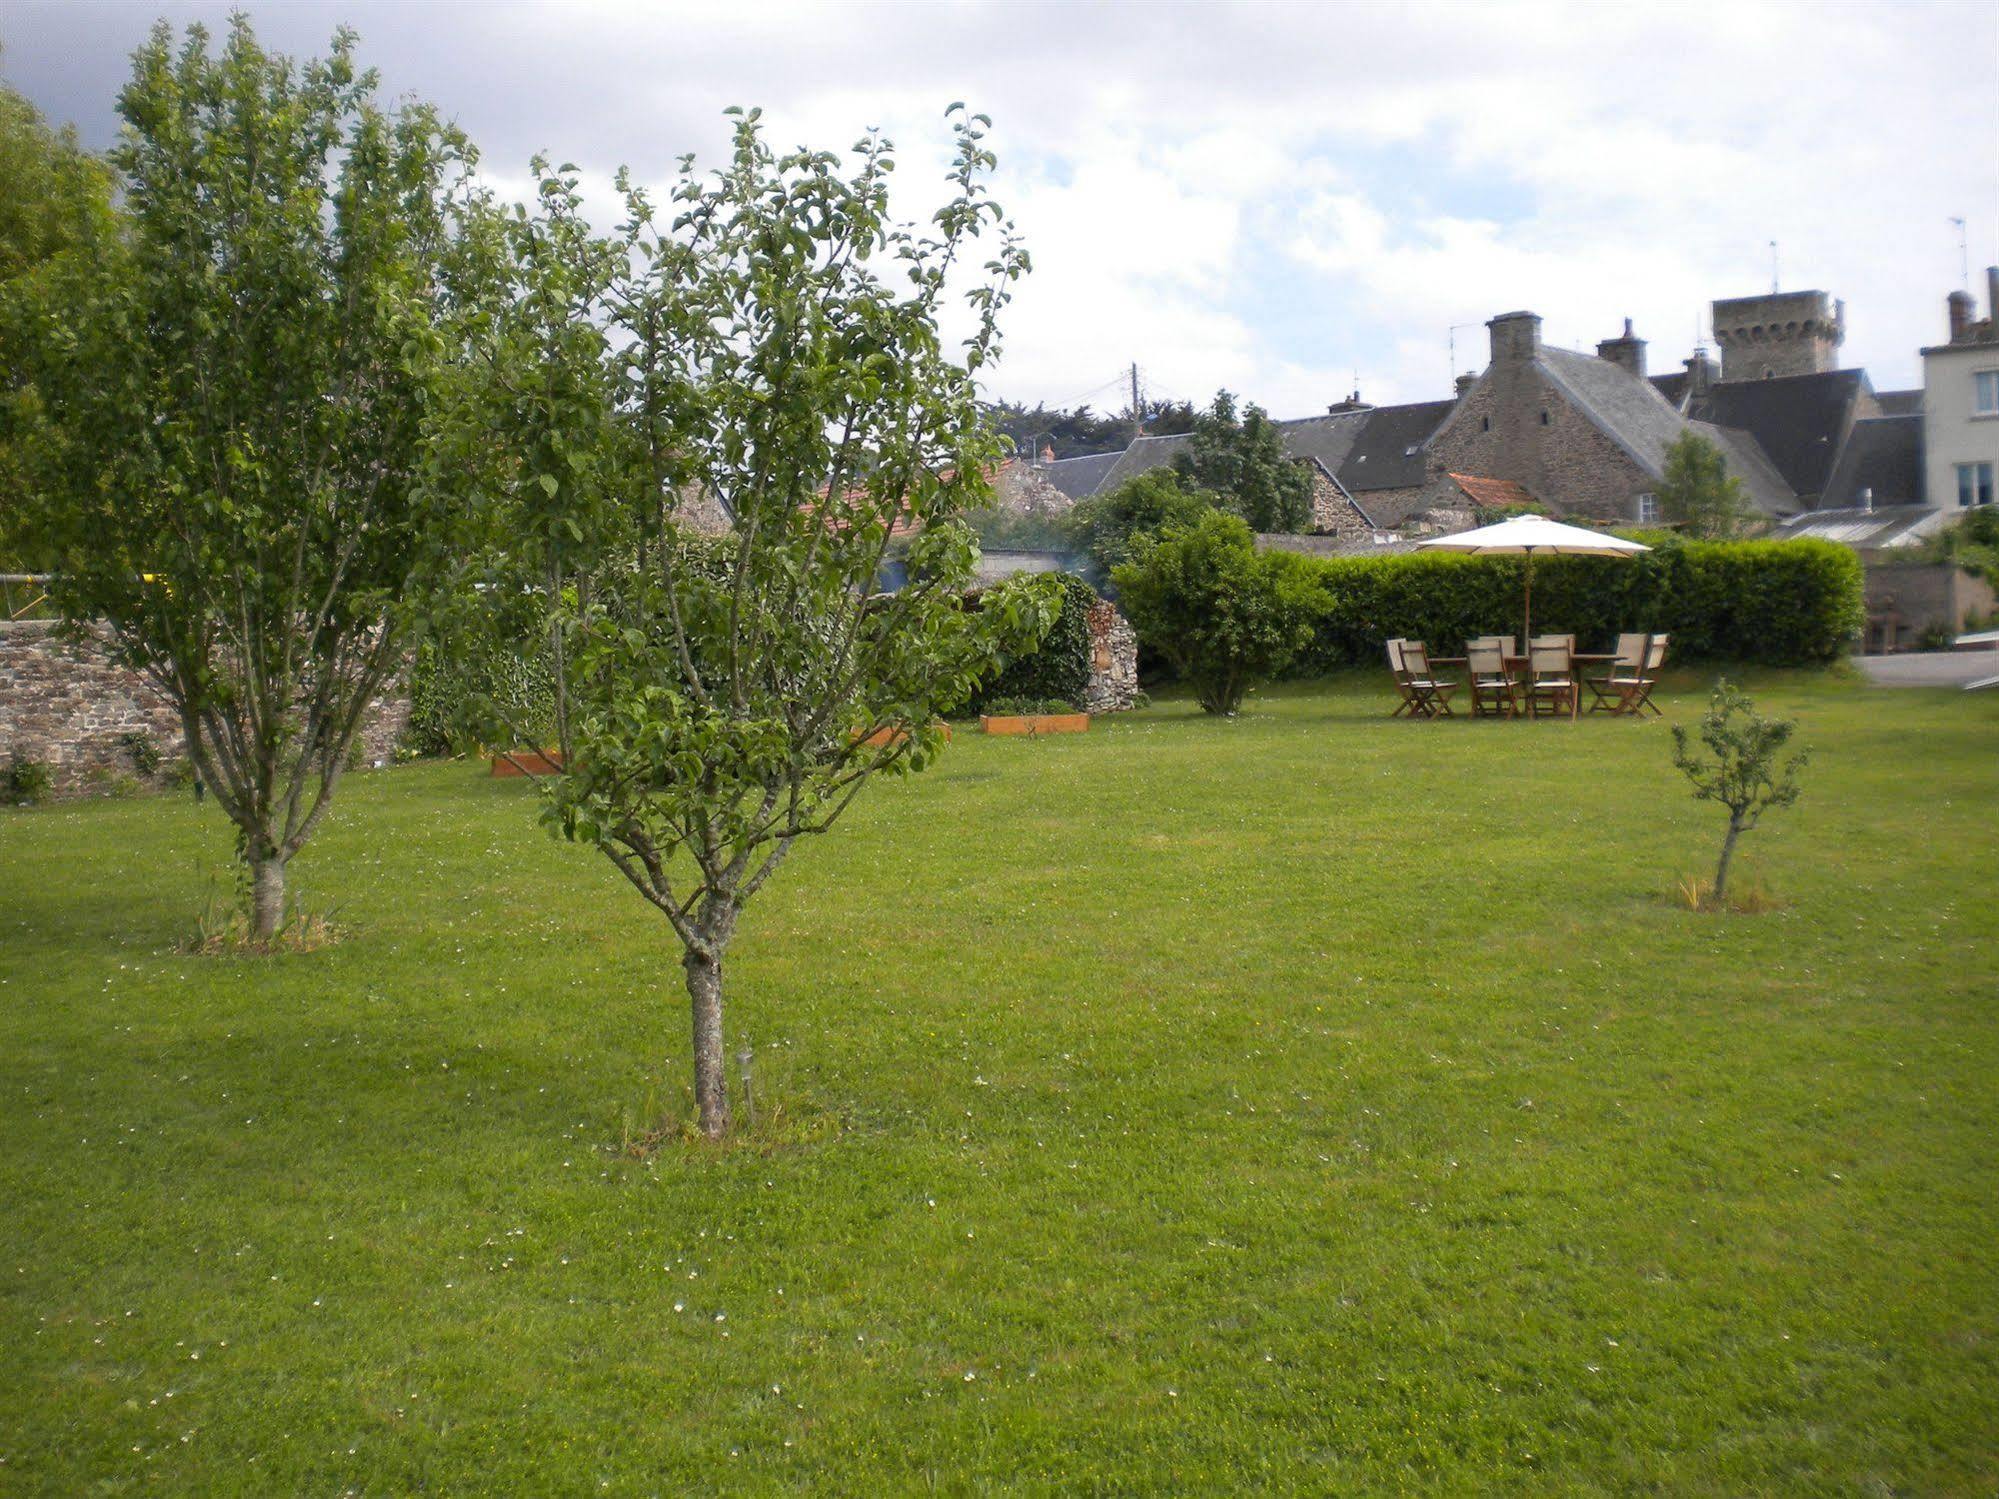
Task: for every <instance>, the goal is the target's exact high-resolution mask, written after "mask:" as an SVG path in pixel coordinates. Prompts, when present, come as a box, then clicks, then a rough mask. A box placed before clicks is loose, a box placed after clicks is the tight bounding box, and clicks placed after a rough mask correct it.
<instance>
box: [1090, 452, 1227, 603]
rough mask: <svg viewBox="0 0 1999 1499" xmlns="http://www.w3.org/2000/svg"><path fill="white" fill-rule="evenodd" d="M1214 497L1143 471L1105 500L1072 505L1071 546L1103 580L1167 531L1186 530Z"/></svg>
mask: <svg viewBox="0 0 1999 1499" xmlns="http://www.w3.org/2000/svg"><path fill="white" fill-rule="evenodd" d="M1215 503H1216V497H1215V496H1214V495H1212V494H1209V493H1208V492H1206V491H1204V490H1200V489H1195V488H1193V487H1192V486H1190V485H1189V484H1188V483H1187V481H1186V480H1184V479H1183V478H1182V477H1181V476H1180V474H1179V473H1178V472H1177V471H1176V470H1174V469H1170V468H1155V469H1148V470H1147V471H1146V472H1145V473H1142V474H1138V475H1135V476H1134V477H1132V478H1130V479H1127V480H1126V481H1125V482H1124V483H1123V484H1120V485H1119V486H1118V487H1117V488H1116V489H1114V490H1111V491H1110V492H1109V493H1108V494H1099V495H1092V496H1090V498H1088V499H1087V500H1082V501H1080V502H1078V503H1077V505H1076V507H1075V508H1074V509H1073V510H1071V511H1070V512H1069V514H1068V516H1067V518H1066V519H1067V525H1066V529H1067V532H1068V534H1069V537H1070V539H1071V541H1072V543H1073V544H1074V545H1075V546H1076V547H1077V548H1079V549H1080V550H1081V551H1083V552H1084V553H1086V554H1087V555H1088V556H1089V559H1090V564H1091V566H1092V567H1094V568H1095V569H1096V570H1097V572H1098V574H1099V575H1101V576H1103V577H1106V578H1108V577H1109V576H1110V575H1111V573H1112V571H1113V570H1114V569H1116V568H1117V567H1119V566H1121V565H1122V564H1124V563H1126V562H1129V561H1130V560H1131V558H1132V555H1133V552H1134V551H1135V550H1136V548H1137V546H1138V545H1139V543H1140V542H1141V541H1142V540H1143V539H1144V538H1145V537H1148V536H1156V535H1158V534H1159V533H1160V532H1161V531H1163V530H1165V529H1166V528H1167V527H1168V526H1189V525H1192V524H1193V523H1194V522H1196V521H1198V520H1199V519H1200V518H1201V517H1202V516H1203V515H1205V514H1206V513H1207V512H1208V511H1210V510H1212V509H1214V508H1215Z"/></svg>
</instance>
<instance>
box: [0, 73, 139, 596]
mask: <svg viewBox="0 0 1999 1499" xmlns="http://www.w3.org/2000/svg"><path fill="white" fill-rule="evenodd" d="M111 181H112V178H111V170H110V168H109V167H108V166H107V165H106V164H105V163H104V162H103V161H101V160H100V159H99V158H97V157H96V156H94V155H92V154H91V153H90V152H88V151H85V150H84V149H83V148H82V146H80V145H79V144H78V143H77V139H76V132H75V131H74V130H73V129H68V128H65V129H62V130H56V129H52V128H51V127H50V126H49V124H48V122H47V121H46V120H44V119H43V118H42V116H41V112H40V111H39V110H37V109H36V108H35V107H34V105H33V104H31V103H29V102H28V100H26V99H24V98H23V97H22V96H21V95H20V94H18V93H16V92H15V91H14V90H13V89H11V88H8V87H7V86H6V85H4V84H0V183H4V184H5V190H4V191H0V570H6V569H10V568H15V569H27V570H39V569H42V568H46V567H47V566H48V563H49V558H48V555H47V554H46V552H45V551H44V550H43V549H42V548H41V547H40V546H38V545H37V543H36V542H35V540H34V538H33V537H32V536H30V535H28V534H26V530H25V526H24V521H25V519H26V517H25V514H24V512H23V509H22V505H21V486H22V484H23V483H24V482H25V480H24V476H23V472H22V468H21V465H22V462H23V459H22V458H21V457H20V456H19V455H18V454H16V453H14V452H13V451H12V449H11V445H10V443H9V437H8V434H9V433H10V432H18V431H19V430H20V429H21V428H22V427H23V426H24V425H26V424H28V423H30V422H31V421H32V420H33V408H34V401H35V398H34V396H33V394H32V387H31V385H30V384H29V382H28V380H27V365H28V361H29V358H30V355H29V353H28V351H27V350H26V349H25V348H24V346H23V344H22V338H23V336H24V332H25V330H24V329H22V328H20V327H18V326H15V319H17V318H24V317H26V316H28V308H29V306H31V305H32V303H33V301H34V298H35V290H34V283H35V281H36V278H38V277H43V276H46V275H49V274H51V273H52V268H53V267H54V266H55V265H56V264H57V263H59V262H60V261H61V260H62V259H63V258H64V257H65V256H68V255H71V254H73V253H74V252H76V251H77V250H78V249H79V248H81V247H83V246H86V245H88V244H90V243H92V242H93V241H95V240H98V239H100V238H101V237H103V236H104V235H105V234H106V233H107V232H109V223H110V216H111Z"/></svg>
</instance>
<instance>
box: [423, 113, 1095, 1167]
mask: <svg viewBox="0 0 1999 1499" xmlns="http://www.w3.org/2000/svg"><path fill="white" fill-rule="evenodd" d="M733 113H734V114H735V119H736V127H735V139H734V147H733V153H732V156H731V158H730V160H729V162H728V164H727V165H726V166H725V167H724V168H723V169H722V170H721V171H719V172H716V173H714V174H712V175H702V174H699V173H697V172H696V170H695V168H694V166H693V163H692V161H691V159H689V160H687V161H685V162H683V165H682V171H681V175H680V177H679V179H678V181H677V183H676V185H675V186H674V188H673V190H672V193H671V200H670V201H671V205H672V207H671V210H670V213H662V212H660V211H659V210H658V209H656V207H655V205H654V204H653V203H652V201H651V200H650V198H649V197H648V196H647V194H646V193H644V192H643V191H641V190H640V189H638V188H637V187H635V186H633V185H632V184H631V183H630V181H629V180H628V179H625V178H622V177H621V179H620V186H621V190H622V192H623V194H624V209H625V212H624V221H623V223H622V224H621V225H620V226H619V228H618V229H617V230H616V231H615V232H614V233H613V234H611V235H608V236H604V237H599V236H598V235H596V234H594V233H593V232H592V231H591V230H590V229H589V227H588V226H587V225H586V224H585V222H584V220H583V217H582V212H581V208H582V205H581V197H580V193H579V191H578V179H577V177H576V174H575V172H574V171H573V169H569V168H551V167H550V166H549V165H548V163H546V162H537V163H536V164H535V171H536V176H537V179H538V181H539V198H538V202H537V204H535V205H534V206H533V207H532V208H523V209H521V210H519V211H517V212H515V213H513V214H511V215H509V216H508V217H507V218H506V219H505V220H503V221H502V222H501V223H499V224H498V225H497V226H495V228H494V231H493V233H492V236H491V238H490V241H489V244H488V248H489V250H490V252H491V256H492V266H493V271H492V275H493V278H494V281H495V284H496V286H497V288H498V291H499V295H497V296H494V297H492V298H490V299H488V300H486V301H484V302H482V303H481V304H480V310H479V312H478V315H477V318H476V320H475V326H474V327H473V328H472V329H471V330H470V332H469V334H468V338H469V341H470V342H471V343H472V345H473V347H474V348H475V349H476V350H477V351H478V357H477V358H476V360H474V361H473V362H472V363H470V364H469V365H468V366H467V367H466V368H465V371H464V375H463V379H462V381H461V383H460V385H459V388H458V389H457V391H456V392H455V394H454V397H453V399H452V401H451V403H450V408H451V414H450V417H449V420H448V423H447V431H448V434H449V435H448V437H447V439H446V440H445V441H444V442H443V443H442V444H441V445H440V448H439V450H438V452H437V454H436V462H437V463H438V464H439V466H440V469H441V470H442V471H445V472H451V473H467V474H470V475H472V476H473V482H474V485H475V489H476V495H477V499H476V503H475V504H474V505H473V506H472V507H471V508H470V509H469V510H468V512H467V524H466V527H465V529H464V530H463V531H462V532H461V533H460V539H459V544H458V548H457V551H458V556H459V559H460V566H459V568H458V571H457V572H456V573H455V575H454V577H453V579H452V583H451V586H450V587H449V588H448V589H446V590H444V591H443V592H442V593H441V594H440V596H439V600H438V604H437V612H438V616H439V620H440V625H441V627H442V629H443V631H444V636H445V638H446V639H447V640H449V641H452V642H455V645H456V648H458V649H462V650H466V651H469V652H474V653H477V652H479V651H482V650H485V649H488V648H489V647H490V643H491V642H492V641H494V640H499V641H502V642H504V641H507V640H517V639H522V638H544V639H546V640H548V642H549V649H548V659H549V660H550V661H551V663H552V670H553V673H554V677H555V686H556V697H555V703H556V708H555V714H554V725H553V734H554V737H555V740H556V742H555V743H553V744H548V743H546V742H545V741H538V740H536V739H534V738H532V737H531V736H532V734H533V732H534V729H535V727H536V726H535V725H532V724H523V723H520V722H518V721H514V720H512V719H511V718H510V716H509V714H508V713H507V712H506V711H505V705H504V704H501V703H498V702H493V701H488V702H485V703H478V702H475V703H474V704H473V705H472V709H473V711H474V712H477V713H484V714H486V715H487V721H486V722H485V723H484V724H483V725H482V733H483V737H485V738H486V739H487V741H488V742H490V743H497V744H502V745H518V746H524V747H525V746H529V745H533V746H534V747H535V748H537V749H538V750H540V751H541V752H542V753H543V754H544V756H545V757H546V758H548V759H550V760H553V761H556V762H557V763H559V765H560V766H561V770H560V772H559V773H557V774H554V775H551V776H546V777H544V778H542V780H541V788H542V791H543V793H544V796H545V801H544V807H545V812H546V816H547V820H548V821H549V823H550V824H551V825H552V827H553V828H554V829H555V830H556V831H557V832H558V833H560V834H561V835H562V836H564V837H566V838H569V839H572V840H574V841H576V842H579V843H583V844H586V845H589V846H591V847H594V848H596V849H598V850H600V851H601V852H602V853H603V854H604V855H605V857H606V858H608V859H609V860H610V862H611V863H612V864H613V865H614V866H615V867H616V868H617V870H618V871H619V873H620V874H621V875H623V876H624V878H625V879H626V880H627V881H629V882H630V884H631V885H632V886H633V888H634V889H635V890H637V891H638V893H639V894H640V895H641V896H643V897H644V899H645V900H647V901H648V902H650V903H651V905H652V906H653V907H655V908H656V909H657V910H658V911H659V913H660V914H661V915H662V917H663V918H664V919H665V920H666V921H667V923H668V924H669V925H670V926H671V928H672V930H673V932H674V934H675V936H676V937H677V938H678V940H679V942H680V945H681V949H682V967H683V970H684V978H685V987H686V991H687V995H688V999H689V1003H690V1007H691V1012H692V1021H693V1036H694V1064H695V1065H694V1084H695V1100H696V1104H697V1107H698V1109H699V1116H700V1125H701V1128H702V1130H703V1131H704V1132H705V1133H707V1134H708V1135H710V1136H714V1135H719V1134H722V1133H724V1132H725V1131H726V1130H727V1129H728V1128H729V1126H730V1118H731V1110H730V1105H729V1099H728V1089H727V1079H726V1073H725V1070H724V1046H723V1009H722V1000H723V965H724V961H725V957H726V954H727V951H728V948H729V945H730V942H731V940H732V939H733V937H734V934H735V931H736V926H737V922H738V920H739V918H740V916H741V914H742V911H743V909H744V907H745V905H746V904H747V903H748V902H749V901H750V899H751V898H752V897H753V896H754V895H755V894H756V893H757V891H758V890H759V889H761V888H762V886H763V885H764V883H765V882H766V881H767V880H769V879H770V878H771V877H772V876H773V875H774V874H775V873H776V872H777V870H778V868H779V866H780V865H781V864H782V863H783V862H784V859H785V857H786V855H787V854H788V852H789V851H790V849H791V848H792V846H793V845H794V843H795V842H796V841H797V840H798V839H799V838H801V837H804V836H807V835H810V834H815V833H821V832H824V831H826V830H828V829H829V828H831V827H832V826H833V825H834V823H835V822H836V821H837V820H838V819H839V818H840V816H841V815H842V813H844V812H845V810H846V809H847V808H848V807H849V806H850V805H851V804H852V802H853V800H854V798H855V797H856V796H857V795H858V794H859V793H860V791H861V790H862V789H863V787H864V786H865V785H866V784H867V783H868V781H869V780H870V778H872V777H873V776H875V775H876V774H879V773H884V772H887V773H900V772H906V771H910V770H920V769H922V768H923V767H924V766H926V765H927V764H928V763H929V762H930V761H931V760H932V759H934V758H935V756H936V755H937V754H938V752H939V751H940V749H941V748H942V746H943V743H944V736H943V733H942V730H941V728H940V726H939V724H938V722H937V714H938V712H939V711H941V710H942V709H944V708H946V707H949V706H953V705H955V704H958V703H962V702H963V701H965V700H966V699H967V698H968V697H969V696H970V694H971V691H972V689H973V687H974V686H975V685H976V684H977V682H978V681H979V679H980V678H981V677H983V676H985V675H986V674H988V673H990V672H991V671H993V670H994V669H996V668H997V667H998V666H999V665H1000V664H1001V663H1002V661H1003V660H1004V659H1006V658H1007V657H1008V656H1009V655H1011V654H1017V653H1019V652H1022V651H1025V650H1026V649H1028V648H1030V647H1031V646H1032V644H1033V643H1034V642H1035V641H1036V640H1037V639H1038V638H1039V636H1040V634H1041V633H1042V632H1043V631H1045V630H1046V628H1047V627H1048V624H1049V622H1050V621H1051V620H1052V618H1053V616H1054V612H1055V607H1056V600H1055V598H1054V596H1053V593H1052V590H1051V589H1050V588H1049V587H1048V586H1047V584H1046V583H1045V582H1035V581H1029V580H1022V581H1021V582H1019V583H1018V584H1015V585H1011V586H1001V587H999V588H995V589H990V590H987V591H986V593H985V594H984V595H983V597H982V599H981V600H980V602H979V604H978V606H977V607H973V606H972V605H970V604H969V603H968V601H967V600H966V598H965V596H964V590H965V585H966V584H967V583H968V582H969V581H970V579H971V576H972V568H973V563H974V561H975V559H976V555H977V553H976V546H975V543H974V542H973V539H972V536H971V534H970V532H969V530H968V529H967V528H966V527H965V526H964V525H963V524H962V523H961V522H960V521H959V520H958V517H959V516H960V515H961V514H962V513H963V512H964V511H966V510H967V509H970V508H974V507H977V506H979V505H982V504H984V503H985V502H986V501H987V500H988V499H989V498H990V493H991V489H990V480H989V475H990V474H991V473H992V472H993V471H994V470H995V469H996V467H997V466H998V464H999V462H1000V460H1001V458H1002V455H1003V445H1002V442H1001V439H1000V437H999V435H998V433H997V432H996V431H995V430H994V429H993V427H992V425H991V424H990V423H989V422H988V421H986V420H985V419H984V418H983V416H982V413H981V410H980V406H979V402H978V399H977V393H976V386H975V379H976V377H977V376H978V374H979V372H980V371H981V370H983V369H985V368H986V367H988V366H989V365H990V364H991V362H992V360H993V359H994V358H995V356H996V355H997V353H998V350H999V335H998V316H999V313H1000V311H1001V309H1002V308H1003V307H1004V306H1005V305H1006V303H1007V301H1008V299H1009V296H1010V292H1011V287H1012V284H1013V283H1014V281H1015V280H1016V279H1017V278H1018V277H1019V276H1020V275H1022V274H1023V273H1024V272H1025V271H1026V269H1027V257H1026V255H1025V253H1024V252H1023V251H1022V250H1021V248H1020V247H1019V245H1018V244H1017V242H1016V241H1015V239H1014V237H1013V234H1012V231H1011V226H1010V225H1008V224H1007V223H1006V222H1005V219H1004V216H1003V215H1002V214H1001V212H1000V210H999V209H998V207H997V206H996V205H995V204H994V203H993V202H992V200H991V199H990V197H989V196H988V195H987V190H986V178H987V176H988V175H989V173H990V171H991V169H992V167H993V165H994V161H993V157H992V155H991V153H990V152H989V151H988V149H987V148H986V146H985V145H984V143H983V141H984V133H985V129H986V121H985V120H984V119H983V117H980V116H967V115H965V114H964V113H963V112H962V110H955V109H954V112H953V118H954V122H955V125H954V128H955V138H956V145H957V155H956V164H955V168H954V173H953V187H954V195H953V197H952V199H951V201H950V202H948V203H947V204H946V205H945V206H944V207H943V208H942V209H941V210H939V212H938V213H937V215H936V217H935V219H934V220H933V222H932V224H931V225H930V226H929V228H928V229H927V230H925V229H919V228H917V227H914V226H911V225H908V224H906V223H902V222H899V221H897V220H895V219H894V218H892V217H891V215H890V211H889V199H888V181H889V174H890V172H891V170H892V168H893V166H894V156H893V152H892V149H891V147H890V146H889V144H888V143H887V142H886V141H885V140H882V139H881V138H880V137H878V136H876V135H874V134H870V135H868V136H866V137H864V138H863V139H862V140H861V141H860V142H859V143H858V144H857V145H856V146H855V147H854V151H853V165H852V167H851V168H847V167H845V166H843V163H842V161H841V159H840V158H839V157H837V156H835V155H833V154H831V153H827V152H821V151H812V150H805V149H800V150H796V151H790V152H784V153H779V152H777V151H775V150H773V148H772V147H771V145H770V144H769V142H768V141H767V139H766V137H765V135H764V130H763V125H762V122H761V119H760V115H759V112H758V111H755V110H751V111H749V112H747V113H744V112H740V111H736V112H733ZM992 235H997V237H998V240H999V243H998V244H997V246H996V247H994V248H993V249H992V250H991V252H990V254H989V257H988V258H986V259H985V260H984V261H983V262H981V263H980V269H979V270H978V271H977V273H976V276H977V279H976V280H974V281H972V282H971V284H970V285H969V286H967V285H964V284H963V281H964V278H963V276H962V274H961V273H962V272H964V271H965V270H966V269H967V267H968V264H969V257H971V256H972V254H973V253H974V251H975V249H976V248H977V246H978V245H979V243H980V241H981V239H982V238H985V237H987V236H992ZM960 293H962V300H963V302H964V303H965V304H966V306H967V307H968V309H969V313H970V317H969V322H970V324H971V328H972V331H971V333H970V335H969V336H968V337H967V338H966V340H965V341H964V342H963V343H962V344H960V345H958V346H956V347H955V348H954V347H951V346H948V345H947V344H946V343H945V342H944V340H943V337H942V335H941V333H940V331H939V321H940V318H941V316H942V315H943V313H944V311H945V308H946V306H947V301H948V300H951V299H956V298H958V297H959V295H960ZM697 499H698V500H704V501H710V502H712V503H713V504H714V505H716V506H717V507H719V509H720V511H721V512H722V513H724V514H726V516H727V517H728V518H729V521H730V529H729V532H728V534H727V535H724V536H721V537H708V536H704V535H701V534H699V533H698V531H697V530H696V528H694V527H693V526H691V525H690V524H689V508H688V507H689V506H690V504H691V503H692V502H694V501H695V500H697ZM895 549H899V550H900V552H901V557H902V561H903V563H904V565H905V570H906V575H907V579H908V581H907V582H906V583H905V584H904V585H903V586H902V587H900V588H899V589H896V590H894V591H888V590H887V589H886V588H885V587H884V581H883V580H884V563H885V562H886V561H887V560H888V559H889V558H890V556H891V555H892V551H893V550H895Z"/></svg>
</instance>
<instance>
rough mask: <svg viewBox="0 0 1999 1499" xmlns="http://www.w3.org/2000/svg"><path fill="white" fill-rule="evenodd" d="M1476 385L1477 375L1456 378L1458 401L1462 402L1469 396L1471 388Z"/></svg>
mask: <svg viewBox="0 0 1999 1499" xmlns="http://www.w3.org/2000/svg"><path fill="white" fill-rule="evenodd" d="M1476 384H1478V376H1477V375H1470V374H1466V375H1460V376H1458V399H1459V400H1460V401H1462V400H1463V399H1464V398H1465V397H1466V396H1467V395H1468V394H1470V392H1471V388H1472V387H1473V386H1474V385H1476Z"/></svg>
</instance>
